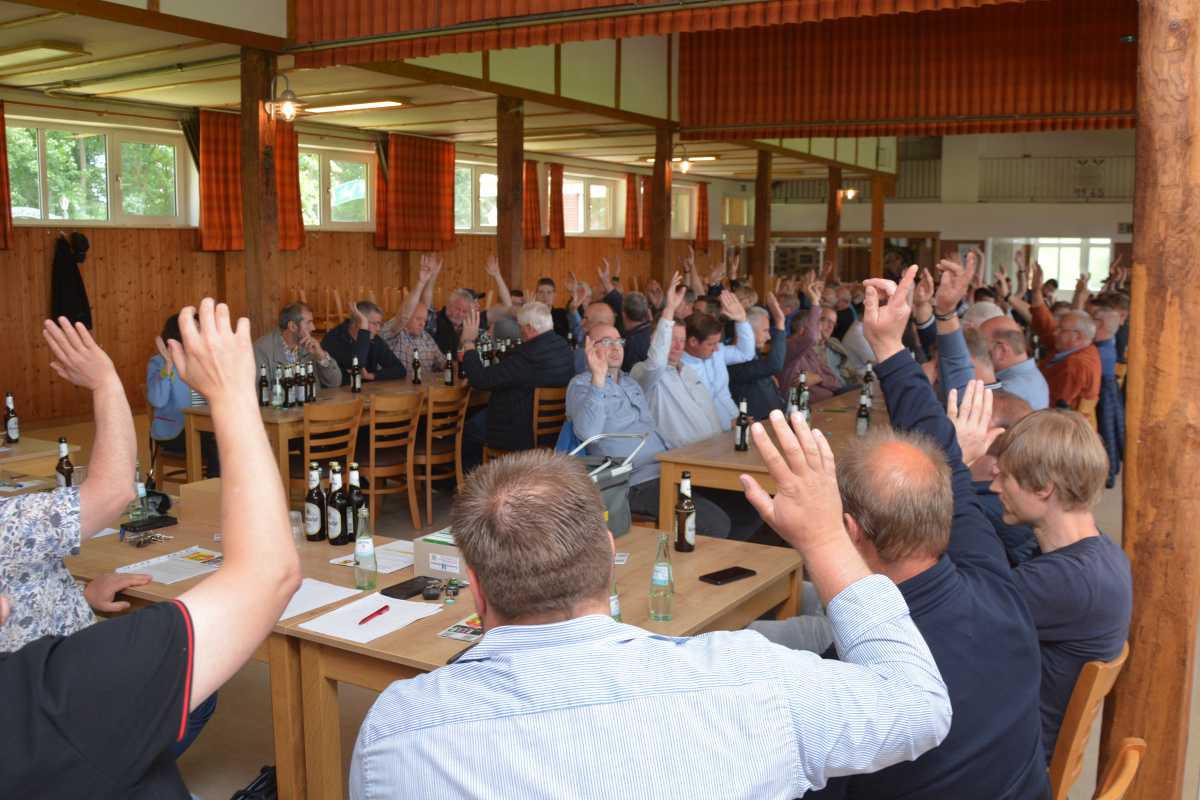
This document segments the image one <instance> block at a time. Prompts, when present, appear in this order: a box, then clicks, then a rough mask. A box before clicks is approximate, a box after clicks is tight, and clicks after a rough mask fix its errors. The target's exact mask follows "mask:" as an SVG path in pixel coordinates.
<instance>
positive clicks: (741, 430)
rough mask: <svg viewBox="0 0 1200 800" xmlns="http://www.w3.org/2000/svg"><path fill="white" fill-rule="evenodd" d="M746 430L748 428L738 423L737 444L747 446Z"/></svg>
mask: <svg viewBox="0 0 1200 800" xmlns="http://www.w3.org/2000/svg"><path fill="white" fill-rule="evenodd" d="M746 431H747V428H746V427H745V426H743V425H738V428H737V446H738V447H746V446H747V444H746Z"/></svg>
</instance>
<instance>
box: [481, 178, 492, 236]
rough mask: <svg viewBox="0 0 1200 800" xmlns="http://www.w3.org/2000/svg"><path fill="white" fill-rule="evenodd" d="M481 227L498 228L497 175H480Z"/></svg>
mask: <svg viewBox="0 0 1200 800" xmlns="http://www.w3.org/2000/svg"><path fill="white" fill-rule="evenodd" d="M479 227H481V228H494V227H496V173H494V172H481V173H479Z"/></svg>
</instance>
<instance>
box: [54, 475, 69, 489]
mask: <svg viewBox="0 0 1200 800" xmlns="http://www.w3.org/2000/svg"><path fill="white" fill-rule="evenodd" d="M55 477H56V479H57V483H58V488H60V489H63V488H65V487H67V486H70V485H71V481H70V478H68V477H67V476H66V475H63V474H62V473H61V472H56V473H55Z"/></svg>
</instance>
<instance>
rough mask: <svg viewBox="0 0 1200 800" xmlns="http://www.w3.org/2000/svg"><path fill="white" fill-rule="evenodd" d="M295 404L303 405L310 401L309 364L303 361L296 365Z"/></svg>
mask: <svg viewBox="0 0 1200 800" xmlns="http://www.w3.org/2000/svg"><path fill="white" fill-rule="evenodd" d="M294 385H295V387H296V389H295V392H296V397H295V401H294V402H295V404H296V405H298V406H303V405H304V404H305V403H307V402H308V364H307V363H305V362H301V363H299V364H297V365H296V380H295V383H294Z"/></svg>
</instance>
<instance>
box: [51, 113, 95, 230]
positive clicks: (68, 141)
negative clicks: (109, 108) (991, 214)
mask: <svg viewBox="0 0 1200 800" xmlns="http://www.w3.org/2000/svg"><path fill="white" fill-rule="evenodd" d="M104 139H105V137H104V135H103V134H98V133H74V132H72V131H46V180H47V182H48V183H49V185H50V193H49V194H50V196H49V198H48V200H49V203H48V204H47V205H48V208H47V209H46V210H47V213H48V216H49V217H50V219H108V156H107V154H106V152H105V149H104V144H105V142H104Z"/></svg>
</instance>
